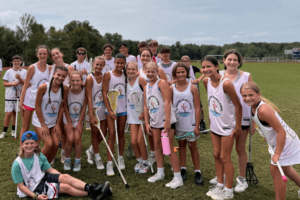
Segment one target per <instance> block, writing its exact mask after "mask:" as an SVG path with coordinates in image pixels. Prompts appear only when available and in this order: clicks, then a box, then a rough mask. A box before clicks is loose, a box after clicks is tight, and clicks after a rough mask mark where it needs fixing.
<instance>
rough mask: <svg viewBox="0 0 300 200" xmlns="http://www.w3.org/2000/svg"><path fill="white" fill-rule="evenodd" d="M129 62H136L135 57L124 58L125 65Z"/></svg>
mask: <svg viewBox="0 0 300 200" xmlns="http://www.w3.org/2000/svg"><path fill="white" fill-rule="evenodd" d="M130 61H134V62H136V57H135V56H133V55H129V56H127V57H126V63H129V62H130Z"/></svg>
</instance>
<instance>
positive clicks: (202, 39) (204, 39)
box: [182, 36, 218, 44]
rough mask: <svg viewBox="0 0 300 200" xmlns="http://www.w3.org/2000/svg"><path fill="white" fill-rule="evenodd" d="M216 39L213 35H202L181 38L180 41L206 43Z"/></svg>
mask: <svg viewBox="0 0 300 200" xmlns="http://www.w3.org/2000/svg"><path fill="white" fill-rule="evenodd" d="M216 40H218V39H217V38H215V37H207V36H204V37H191V38H184V39H183V40H182V43H183V44H188V43H193V44H207V43H209V42H213V41H216Z"/></svg>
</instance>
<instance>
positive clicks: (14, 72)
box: [0, 55, 27, 138]
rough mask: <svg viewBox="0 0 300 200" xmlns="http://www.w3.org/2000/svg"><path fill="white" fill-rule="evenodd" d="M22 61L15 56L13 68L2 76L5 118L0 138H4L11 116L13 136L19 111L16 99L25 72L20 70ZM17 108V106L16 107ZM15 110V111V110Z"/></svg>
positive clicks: (21, 86) (18, 95) (20, 89)
mask: <svg viewBox="0 0 300 200" xmlns="http://www.w3.org/2000/svg"><path fill="white" fill-rule="evenodd" d="M22 61H23V59H22V58H21V57H20V56H18V55H16V56H14V57H12V63H13V68H12V69H9V70H7V71H6V72H5V74H4V76H3V86H4V87H5V110H4V112H6V114H5V118H4V126H3V132H2V134H1V135H0V138H4V137H5V135H6V132H7V129H8V126H9V123H10V118H11V116H13V119H12V120H13V121H12V130H11V136H13V137H14V136H15V134H16V131H15V122H16V112H18V110H19V109H17V108H16V103H17V99H18V98H19V97H20V93H21V91H22V88H23V84H24V79H25V77H26V74H27V71H26V70H25V69H22V68H21V64H22ZM17 106H18V105H17ZM16 109H17V110H16Z"/></svg>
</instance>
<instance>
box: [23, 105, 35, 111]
mask: <svg viewBox="0 0 300 200" xmlns="http://www.w3.org/2000/svg"><path fill="white" fill-rule="evenodd" d="M23 107H24V108H25V109H26V110H28V111H31V112H33V111H34V108H31V107H29V106H25V105H24V104H23Z"/></svg>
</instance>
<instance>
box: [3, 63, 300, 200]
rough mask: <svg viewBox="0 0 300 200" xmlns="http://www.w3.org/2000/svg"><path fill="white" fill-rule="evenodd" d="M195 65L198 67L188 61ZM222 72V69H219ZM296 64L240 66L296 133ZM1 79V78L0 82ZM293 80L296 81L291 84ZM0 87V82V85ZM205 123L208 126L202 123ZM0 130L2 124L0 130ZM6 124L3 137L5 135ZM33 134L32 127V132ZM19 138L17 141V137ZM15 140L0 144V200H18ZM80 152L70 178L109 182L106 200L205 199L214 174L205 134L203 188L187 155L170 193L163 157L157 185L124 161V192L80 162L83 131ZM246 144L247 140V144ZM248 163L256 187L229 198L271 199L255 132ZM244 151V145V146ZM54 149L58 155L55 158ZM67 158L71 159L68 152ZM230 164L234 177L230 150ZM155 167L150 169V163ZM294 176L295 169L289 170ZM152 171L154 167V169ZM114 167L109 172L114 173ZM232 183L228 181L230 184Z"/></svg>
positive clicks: (293, 190)
mask: <svg viewBox="0 0 300 200" xmlns="http://www.w3.org/2000/svg"><path fill="white" fill-rule="evenodd" d="M194 64H195V65H197V66H198V67H200V64H199V63H194ZM220 69H223V66H220ZM299 69H300V66H299V64H292V63H289V64H286V63H251V64H250V63H246V64H244V65H243V67H242V70H245V71H247V72H251V76H252V78H253V80H254V81H255V82H256V83H257V84H258V85H259V86H260V89H261V92H262V95H263V96H264V97H266V98H268V99H269V100H271V101H272V102H273V103H275V105H277V106H278V107H279V108H280V109H281V114H280V115H281V117H282V118H283V119H284V120H285V121H286V123H287V124H288V125H289V126H290V127H291V128H292V129H293V130H295V132H296V133H300V125H299V123H297V122H299V121H300V110H299V107H300V101H299V98H300V93H299V80H300V79H299V78H300V75H299ZM1 80H2V79H1ZM297 80H298V81H297ZM1 85H2V84H1ZM200 87H201V89H200V90H201V100H202V101H203V105H204V108H205V109H204V111H205V119H206V121H208V120H207V115H208V111H207V95H206V92H205V89H204V87H203V84H202V83H200ZM0 91H1V92H0V93H1V96H0V102H2V103H1V104H0V110H1V111H4V87H0ZM4 116H5V113H4V112H2V113H1V115H0V121H1V124H2V123H3V120H4ZM18 124H19V129H18V130H20V125H21V117H19V122H18ZM207 125H208V123H207ZM0 127H1V129H2V127H3V126H0ZM10 130H11V126H10V127H9V130H8V133H10ZM32 130H33V129H32ZM18 139H19V138H18ZM18 141H19V140H14V139H13V138H12V137H10V136H7V137H5V138H4V139H1V140H0V163H1V165H0V191H1V193H0V199H18V197H17V196H16V185H15V184H14V183H13V181H12V178H11V175H10V171H11V166H12V162H13V161H14V159H15V158H16V156H15V155H16V153H17V152H18ZM129 141H130V138H129V136H128V135H126V148H127V146H128V144H129ZM82 143H83V153H82V163H83V164H82V171H81V172H79V173H75V172H70V175H72V176H74V177H76V178H79V179H81V180H83V181H85V182H88V183H93V182H95V181H97V182H103V181H106V180H108V181H110V182H111V184H112V188H113V192H114V196H113V198H112V199H131V200H132V199H210V198H209V197H207V196H206V195H205V193H206V192H207V191H208V189H209V186H210V184H209V183H208V181H209V180H210V179H211V178H213V177H214V176H215V167H214V158H213V148H212V143H211V139H210V135H209V134H207V135H201V136H200V139H199V140H198V149H199V152H200V164H201V171H202V174H203V177H204V181H205V185H204V186H203V187H201V186H196V185H195V184H194V169H193V164H192V160H191V156H190V153H189V151H187V152H188V155H187V172H188V180H187V181H186V182H185V183H184V187H181V188H179V189H176V190H172V189H169V188H165V186H164V185H165V184H166V183H167V182H169V181H170V180H171V179H172V178H173V174H172V171H171V169H170V166H169V164H168V163H169V161H168V158H166V159H165V172H166V176H165V180H163V181H160V182H158V183H154V184H152V183H148V182H147V178H148V177H149V176H150V175H151V173H150V172H148V174H143V175H139V174H137V173H134V171H133V167H134V165H135V164H136V160H135V158H134V157H132V158H125V164H126V170H123V173H124V176H125V178H126V180H127V182H128V184H129V185H130V189H129V190H126V189H125V186H124V184H123V182H122V180H121V178H120V177H119V176H115V177H107V176H106V175H105V170H102V171H99V170H97V169H96V167H95V165H89V164H88V163H87V162H86V155H85V153H84V151H85V150H86V149H87V148H88V147H89V146H90V144H91V141H90V133H89V131H84V133H83V139H82ZM246 145H247V146H248V141H247V144H246ZM252 145H253V146H252V160H251V161H252V162H253V163H254V166H255V168H254V172H255V174H256V175H257V177H258V180H259V182H258V184H257V185H256V186H249V188H248V189H247V190H246V192H244V193H242V194H237V193H235V199H275V192H274V187H273V181H272V177H271V174H270V171H269V168H270V155H269V154H268V153H267V144H266V143H265V142H262V141H261V137H260V136H259V135H258V134H255V135H254V137H253V140H252ZM175 146H177V142H176V144H175ZM246 149H247V151H248V147H247V148H246ZM59 153H60V150H59V152H58V156H57V157H58V159H60V156H59ZM100 154H101V156H102V158H103V160H104V162H105V163H106V148H105V144H104V143H101V144H100ZM72 159H74V155H73V154H72ZM232 161H233V164H234V168H235V176H234V177H235V178H236V177H237V176H238V159H237V153H236V151H235V150H233V152H232ZM155 166H156V165H155ZM294 167H295V169H296V170H297V171H298V172H300V167H299V166H294ZM54 168H55V169H57V170H59V171H60V172H62V173H64V171H63V165H62V164H60V162H59V161H58V160H57V161H56V163H55V165H54ZM155 169H156V167H155ZM116 172H117V169H116V168H115V173H116ZM235 184H236V182H234V186H235ZM297 191H298V187H297V186H296V185H295V184H294V183H293V182H292V181H289V182H288V183H287V195H286V199H296V198H297ZM60 199H89V198H88V197H85V198H75V197H70V196H68V195H60Z"/></svg>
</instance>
